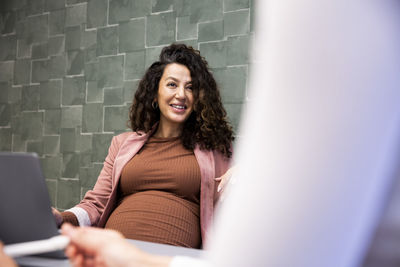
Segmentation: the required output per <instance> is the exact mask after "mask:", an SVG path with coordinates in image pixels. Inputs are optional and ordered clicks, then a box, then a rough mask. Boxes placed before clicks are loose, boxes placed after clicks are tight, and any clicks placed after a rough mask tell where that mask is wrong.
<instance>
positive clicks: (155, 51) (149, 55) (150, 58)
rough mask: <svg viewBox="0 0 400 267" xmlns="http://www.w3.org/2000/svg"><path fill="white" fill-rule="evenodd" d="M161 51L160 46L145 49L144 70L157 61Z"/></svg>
mask: <svg viewBox="0 0 400 267" xmlns="http://www.w3.org/2000/svg"><path fill="white" fill-rule="evenodd" d="M162 49H163V47H162V46H158V47H150V48H146V65H145V69H146V70H147V69H148V68H149V67H150V65H151V64H153V63H154V62H156V61H158V59H159V57H160V53H161V50H162Z"/></svg>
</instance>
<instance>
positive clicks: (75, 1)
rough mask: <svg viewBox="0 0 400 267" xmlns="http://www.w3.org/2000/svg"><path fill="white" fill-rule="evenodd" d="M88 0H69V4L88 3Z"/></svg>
mask: <svg viewBox="0 0 400 267" xmlns="http://www.w3.org/2000/svg"><path fill="white" fill-rule="evenodd" d="M87 1H88V0H67V5H74V4H79V3H86V2H87Z"/></svg>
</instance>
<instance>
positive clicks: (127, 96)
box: [123, 80, 140, 103]
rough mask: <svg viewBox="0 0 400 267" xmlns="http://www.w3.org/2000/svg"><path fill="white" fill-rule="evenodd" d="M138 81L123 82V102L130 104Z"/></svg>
mask: <svg viewBox="0 0 400 267" xmlns="http://www.w3.org/2000/svg"><path fill="white" fill-rule="evenodd" d="M139 82H140V80H134V81H125V82H124V86H123V90H124V102H127V103H132V101H133V96H134V94H135V92H136V90H137V88H138V86H139Z"/></svg>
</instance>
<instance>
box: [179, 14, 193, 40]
mask: <svg viewBox="0 0 400 267" xmlns="http://www.w3.org/2000/svg"><path fill="white" fill-rule="evenodd" d="M177 27H178V29H177V30H178V33H177V39H178V40H184V39H193V38H197V23H190V17H189V16H186V17H179V18H178V26H177Z"/></svg>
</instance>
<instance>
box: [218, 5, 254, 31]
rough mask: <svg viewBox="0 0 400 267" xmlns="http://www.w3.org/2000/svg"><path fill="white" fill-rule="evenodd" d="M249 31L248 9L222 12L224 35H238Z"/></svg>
mask: <svg viewBox="0 0 400 267" xmlns="http://www.w3.org/2000/svg"><path fill="white" fill-rule="evenodd" d="M249 32H250V13H249V10H248V9H247V10H240V11H234V12H229V13H224V35H225V36H229V35H240V34H247V33H249Z"/></svg>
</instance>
